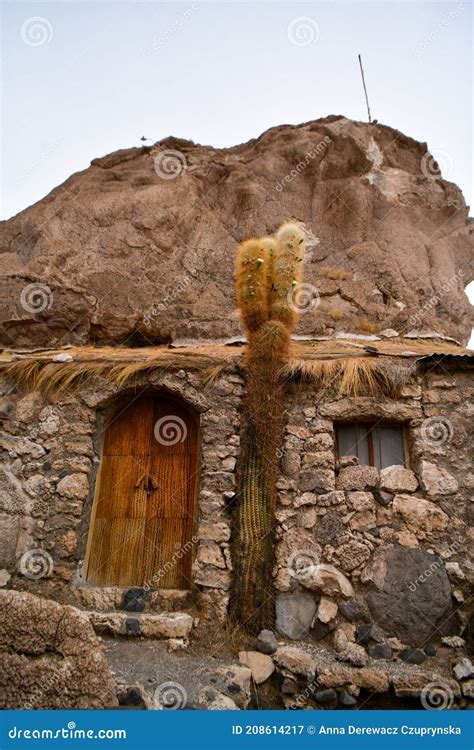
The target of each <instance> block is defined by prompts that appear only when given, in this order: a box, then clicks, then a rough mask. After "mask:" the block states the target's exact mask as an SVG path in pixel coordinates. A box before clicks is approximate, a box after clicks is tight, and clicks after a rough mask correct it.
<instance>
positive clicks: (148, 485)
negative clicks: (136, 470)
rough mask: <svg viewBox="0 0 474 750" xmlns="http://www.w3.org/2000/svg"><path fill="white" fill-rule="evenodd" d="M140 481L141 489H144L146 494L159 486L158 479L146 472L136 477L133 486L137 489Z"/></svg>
mask: <svg viewBox="0 0 474 750" xmlns="http://www.w3.org/2000/svg"><path fill="white" fill-rule="evenodd" d="M142 483H143V489H144V490H145V492H146V494H147V495H149V494H150V493H151V492H153V490H157V489H158V487H159V484H158V480H157V479H156V478H155V477H152V476H151V474H147V473H146V472H143V474H141V476H140V477H139V479H137V481H136V482H135V487H136V488H137V489H138V488H139V487H140V485H141V484H142Z"/></svg>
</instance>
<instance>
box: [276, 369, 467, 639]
mask: <svg viewBox="0 0 474 750" xmlns="http://www.w3.org/2000/svg"><path fill="white" fill-rule="evenodd" d="M473 390H474V389H473V385H472V379H471V380H469V377H468V374H467V373H462V372H453V371H447V370H446V368H444V369H440V368H437V369H433V370H431V371H430V372H429V373H427V374H425V375H421V374H420V375H419V376H418V377H417V378H416V379H414V380H413V382H412V383H410V385H409V386H406V387H405V388H404V390H403V391H402V397H401V398H400V400H399V401H392V400H389V399H386V400H384V399H376V400H375V399H374V400H372V399H369V398H358V399H348V398H337V397H335V398H334V399H333V400H327V395H326V396H325V395H323V396H321V393H318V391H316V390H313V389H311V388H308V386H307V385H298V386H294V387H293V389H292V392H291V393H290V394H289V399H288V424H287V428H286V436H285V445H284V450H283V455H282V459H281V470H282V473H281V477H280V480H279V489H280V492H279V504H278V511H277V517H278V521H279V526H278V529H277V538H278V543H277V547H276V555H277V568H276V579H275V580H276V588H277V590H278V592H279V597H278V600H277V614H278V618H279V627H280V629H282V628H283V630H285V631H286V633H287V634H288V635H289V636H291V637H304V635H306V634H308V632H310V633H311V635H312V637H313V638H316V639H319V638H324V637H325V636H326V635H328V633H329V632H330V631H331V629H334V628H335V627H336V621H337V618H339V619H340V616H341V615H342V616H343V618H344V616H346V617H347V619H349V620H358V619H359V620H371V621H375V622H377V623H379V624H382V625H383V626H384V627H385V628H386V630H387V631H388V632H389V633H391V635H396V636H398V637H399V638H401V639H402V640H405V641H408V642H409V643H419V644H422V643H425V642H427V641H429V640H438V639H439V638H440V637H441V636H442V635H446V633H451V632H458V630H457V628H459V627H460V623H459V621H461V622H463V621H464V622H465V620H466V617H467V614H468V613H467V612H466V611H465V609H464V607H463V603H464V601H465V600H467V599H468V598H469V590H470V585H472V563H471V562H470V558H469V552H471V559H472V545H473V530H472V528H471V529H469V522H468V514H469V511H470V505H471V503H472V490H473V475H472V469H471V468H470V446H472V442H473V441H472V422H471V421H470V415H471V412H472V395H473ZM361 419H365V420H371V419H373V420H374V421H379V420H384V419H387V420H390V421H399V422H400V423H402V424H404V425H405V426H406V433H407V438H408V440H407V442H408V453H409V456H408V459H409V467H410V468H403V467H389V468H386V469H383V470H382V471H381V472H378V471H377V469H375V468H373V467H368V466H358V465H351V464H352V463H353V462H352V461H351V460H350V459H344V458H343V459H342V460H341V461H340V462H339V461H338V459H337V456H336V451H335V430H334V425H335V423H337V421H351V420H361ZM320 597H322V598H320ZM318 606H319V609H318Z"/></svg>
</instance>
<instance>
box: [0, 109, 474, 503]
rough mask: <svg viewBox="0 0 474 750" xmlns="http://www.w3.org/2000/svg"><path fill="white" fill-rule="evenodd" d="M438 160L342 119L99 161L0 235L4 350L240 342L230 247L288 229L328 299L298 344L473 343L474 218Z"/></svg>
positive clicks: (310, 317) (379, 130) (127, 152)
mask: <svg viewBox="0 0 474 750" xmlns="http://www.w3.org/2000/svg"><path fill="white" fill-rule="evenodd" d="M432 161H433V159H432V157H431V156H430V154H429V152H428V148H427V145H426V143H420V142H418V141H416V140H413V139H412V138H409V137H407V136H406V135H403V134H402V133H400V132H398V131H397V130H394V129H393V128H390V127H387V126H385V125H381V124H375V123H372V124H370V125H369V124H367V123H361V122H354V121H351V120H348V119H347V118H345V117H342V116H334V115H331V116H329V117H326V118H323V119H320V120H316V121H314V122H308V123H305V124H303V125H298V126H292V125H282V126H279V127H274V128H271V129H270V130H267V131H266V132H265V133H263V134H262V135H260V136H259V137H258V138H255V139H253V140H251V141H249V142H248V143H244V144H241V145H238V146H234V147H232V148H224V149H217V148H212V147H211V146H201V145H198V144H195V143H193V142H191V141H186V140H180V139H177V138H166V139H164V140H162V141H160V142H158V143H156V144H155V145H154V146H151V147H148V146H145V147H142V148H130V149H124V150H121V151H116V152H114V153H111V154H108V155H107V156H103V157H101V158H97V159H93V161H92V162H91V165H90V167H89V168H88V169H85V170H83V171H82V172H78V173H76V174H74V175H72V176H71V177H70V178H69V179H68V180H66V182H65V183H64V184H63V185H61V186H59V187H57V188H55V189H54V190H53V191H52V192H51V193H50V194H49V195H48V196H46V197H45V198H43V199H42V200H40V201H39V202H38V203H36V204H35V205H33V206H31V207H29V208H26V209H25V210H24V211H22V212H21V213H19V214H18V215H17V216H15V217H13V218H11V219H9V220H8V221H6V222H2V223H1V225H0V232H1V233H0V250H1V252H0V258H1V263H0V274H2V276H3V288H2V290H1V293H2V298H3V300H4V304H3V312H2V316H1V319H0V323H1V324H2V331H1V343H3V344H6V345H7V346H11V345H12V343H13V342H15V343H16V345H20V346H32V345H34V346H36V347H39V346H50V345H56V344H58V343H59V342H61V344H67V343H71V344H80V343H94V342H98V343H102V344H105V343H128V344H130V345H140V344H144V343H147V342H152V343H158V342H168V341H170V340H171V341H177V340H182V339H193V340H210V339H227V338H229V337H234V336H236V335H237V336H238V335H240V334H241V328H240V323H239V317H238V314H237V311H236V309H235V301H234V284H233V273H234V257H235V251H236V245H237V243H238V242H239V241H240V240H242V239H243V238H247V237H251V236H252V235H261V234H262V233H266V232H273V231H274V230H275V228H276V227H277V226H278V225H279V224H281V222H282V221H284V220H286V219H296V220H300V221H301V222H303V223H304V224H305V226H306V230H307V233H308V243H307V245H308V253H307V258H306V272H305V281H306V282H307V283H309V284H312V285H313V286H314V287H315V288H316V289H317V290H318V291H319V294H320V300H321V301H320V304H319V305H318V306H316V305H315V306H314V307H313V309H312V310H310V311H309V313H308V314H306V315H302V316H301V319H300V322H299V331H298V332H299V333H301V334H324V333H327V332H329V331H334V330H344V331H353V332H354V331H355V332H357V331H358V330H361V327H363V326H364V325H366V323H365V319H367V320H368V321H369V322H370V324H371V325H374V326H376V328H377V329H378V330H383V329H394V330H395V331H398V332H400V331H409V330H410V329H420V328H423V329H424V330H436V331H438V332H440V333H445V334H448V335H450V336H454V337H455V338H457V339H460V340H463V341H467V339H468V338H469V334H470V329H471V315H472V308H471V307H470V305H469V302H468V299H467V296H466V295H465V293H464V289H465V287H466V285H467V284H468V283H469V282H470V281H471V280H472V278H473V271H472V270H471V269H470V267H469V264H468V260H469V256H470V253H471V252H472V246H473V245H472V243H473V241H472V234H471V235H470V227H469V220H468V210H467V207H466V205H465V202H464V199H463V196H462V193H461V191H460V190H459V188H458V187H456V185H454V184H453V183H451V182H447V181H445V180H443V179H441V176H440V175H438V174H433V172H432V170H431V169H427V167H426V165H427V164H428V165H430V164H431V163H432ZM170 167H171V169H170ZM407 258H409V259H410V262H409V264H407V262H406V259H407ZM434 295H440V296H442V304H440V305H430V304H426V303H427V301H428V302H429V301H430V300H431V299H432V298H433V297H434ZM420 311H421V313H420ZM391 335H393V334H391ZM329 489H331V488H329Z"/></svg>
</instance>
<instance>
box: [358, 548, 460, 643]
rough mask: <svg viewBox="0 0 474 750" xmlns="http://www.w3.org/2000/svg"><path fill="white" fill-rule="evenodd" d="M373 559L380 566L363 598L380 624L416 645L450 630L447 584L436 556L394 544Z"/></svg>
mask: <svg viewBox="0 0 474 750" xmlns="http://www.w3.org/2000/svg"><path fill="white" fill-rule="evenodd" d="M377 562H379V563H380V564H381V567H382V568H383V570H382V571H381V573H380V578H379V580H378V586H376V587H375V589H374V590H373V591H372V592H370V593H369V594H368V597H367V600H368V604H369V607H370V610H371V612H372V615H373V617H374V619H375V620H376V621H377V622H378V623H380V625H381V626H382V627H384V628H385V629H386V630H387V631H388V632H391V633H393V634H394V635H396V636H397V637H398V638H401V639H402V640H405V641H407V642H410V643H414V644H416V645H419V644H420V645H421V644H425V643H426V642H427V641H429V640H430V639H435V640H436V639H438V638H439V634H440V633H441V634H442V633H447V632H450V631H451V630H452V628H453V623H452V614H453V611H452V604H451V587H450V585H449V580H448V576H447V574H446V570H445V567H444V564H443V562H442V560H441V559H440V558H439V557H437V556H436V555H431V554H429V553H428V552H425V551H424V550H420V549H404V548H402V547H396V546H395V547H392V548H391V549H389V550H388V551H386V552H382V553H380V555H379V559H378V560H377V561H376V563H377Z"/></svg>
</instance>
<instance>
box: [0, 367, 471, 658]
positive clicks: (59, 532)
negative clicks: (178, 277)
mask: <svg viewBox="0 0 474 750" xmlns="http://www.w3.org/2000/svg"><path fill="white" fill-rule="evenodd" d="M150 385H151V386H154V387H156V388H165V389H166V390H168V391H169V392H170V393H173V394H177V395H179V396H180V397H181V398H183V399H184V400H185V401H186V402H187V403H188V404H190V405H191V406H193V407H194V408H195V409H196V410H197V412H199V413H200V422H201V454H202V455H201V462H202V468H201V476H200V489H199V508H198V518H197V519H196V540H197V541H196V546H195V561H194V565H193V581H194V583H195V588H196V591H195V597H194V598H193V602H194V604H195V605H196V608H197V609H198V610H199V616H200V617H201V618H202V621H203V622H204V623H210V622H213V623H214V624H216V623H218V622H221V623H222V622H223V620H224V618H225V615H226V612H227V604H228V598H229V589H230V582H231V571H232V563H231V555H230V537H231V526H230V507H231V504H232V498H233V495H234V491H235V467H236V460H237V458H238V452H239V432H240V401H241V395H242V389H243V382H242V378H241V376H240V375H239V374H237V373H226V374H225V375H223V376H221V377H219V378H218V379H217V380H216V381H214V382H213V383H211V384H210V385H206V384H205V383H204V380H203V376H202V374H200V373H198V372H195V371H193V372H184V371H182V370H181V371H178V372H176V373H174V374H170V373H168V374H165V375H154V376H152V377H151V379H148V380H145V379H143V380H141V381H138V382H137V385H136V387H137V388H138V389H140V388H145V387H147V386H150ZM472 392H473V387H472V381H471V383H470V381H469V377H468V374H467V373H465V372H463V371H461V370H457V371H456V370H452V369H447V367H444V369H440V368H439V367H438V368H434V369H432V370H431V371H429V372H427V373H425V374H419V375H418V376H417V377H416V378H414V380H413V381H412V382H411V383H410V385H407V386H405V388H404V390H403V392H402V396H401V398H400V399H399V400H398V401H393V400H390V399H370V398H358V399H349V398H339V397H337V396H336V395H335V394H330V393H328V392H326V393H321V392H319V391H318V390H317V389H316V388H314V387H312V386H311V385H308V384H304V385H303V384H299V383H295V384H293V385H291V386H290V387H289V391H288V400H287V407H288V410H287V427H286V436H285V443H284V446H283V450H282V456H281V476H280V479H279V482H278V488H279V496H278V508H277V526H276V531H275V537H276V566H275V587H276V592H277V614H278V624H279V627H280V630H281V632H282V633H283V634H286V635H288V636H289V637H292V638H295V637H296V638H300V637H304V636H305V635H307V634H308V633H310V634H311V636H312V637H313V638H315V639H316V640H318V639H323V638H325V637H326V636H327V635H328V634H329V633H331V632H332V631H333V630H334V629H335V628H336V625H337V624H339V625H340V623H341V622H346V623H350V625H348V628H349V629H348V631H347V632H348V635H349V636H351V631H350V628H351V627H353V625H352V624H351V623H353V622H357V621H360V622H366V623H367V622H371V623H377V624H378V625H381V626H382V627H383V628H385V630H386V631H387V632H388V633H389V634H390V635H392V636H396V637H397V638H399V639H401V641H408V642H409V643H417V644H424V643H426V642H427V641H435V640H436V639H438V638H439V637H440V636H441V635H445V634H446V633H453V632H456V633H458V632H460V629H461V628H462V624H463V622H465V620H466V618H467V614H468V613H467V611H466V609H465V600H467V598H468V590H469V585H470V583H472V567H471V564H470V563H469V545H471V552H472V542H473V536H472V529H471V531H469V528H468V512H469V506H470V503H471V501H472V494H473V492H472V491H473V485H474V475H473V474H472V470H471V469H470V463H469V447H470V445H471V444H472V426H471V424H470V422H469V417H470V411H472V406H471V405H470V404H471V403H472ZM116 395H117V392H116V390H115V389H114V388H112V387H111V386H110V385H107V384H106V383H105V382H102V381H100V380H98V381H97V383H96V384H95V386H94V387H89V386H88V387H85V388H83V389H82V390H81V391H80V392H79V393H69V394H67V395H66V396H63V397H61V398H58V399H54V398H53V399H50V400H48V399H46V398H45V397H44V396H42V395H41V394H39V393H36V392H35V393H24V392H21V391H20V390H17V389H15V388H13V387H12V385H11V383H6V382H3V384H2V414H3V417H4V422H3V428H4V429H3V436H2V438H1V444H2V448H3V453H2V456H1V458H2V473H1V483H2V486H1V495H0V535H1V538H2V542H3V543H2V551H1V559H0V567H1V568H3V569H4V572H3V573H2V574H1V578H2V582H3V583H4V584H5V583H7V584H9V585H14V586H15V587H16V588H22V589H27V590H31V591H34V592H37V593H40V594H41V595H44V596H50V597H51V598H55V599H57V600H58V601H64V602H68V601H71V598H72V592H73V591H74V590H75V588H76V587H77V586H79V587H81V586H84V581H83V580H82V578H81V561H82V560H83V557H84V552H85V544H86V539H87V534H88V529H89V519H90V512H91V506H92V499H93V494H94V485H95V476H96V471H97V467H98V464H99V455H100V433H101V429H102V416H103V413H104V410H105V409H106V408H107V406H108V405H109V404H110V402H111V400H113V398H114V397H115V396H116ZM360 419H375V420H379V419H380V420H383V419H390V420H395V421H400V422H402V423H403V424H405V425H406V428H407V433H408V444H409V459H410V463H409V468H401V467H398V468H389V469H385V470H383V471H382V472H380V473H379V472H377V470H376V469H374V468H370V467H362V466H357V465H353V464H352V462H351V461H350V460H342V461H341V462H339V461H338V459H337V457H336V454H335V444H334V435H335V432H334V424H335V422H337V421H338V420H342V421H344V420H346V421H347V420H360ZM32 550H33V551H34V550H40V555H39V559H38V558H35V557H34V555H33V556H32V554H31V552H32ZM22 561H23V562H22ZM35 566H36V567H35ZM38 566H39V567H38ZM25 573H26V575H25ZM9 576H11V581H9ZM89 603H90V604H91V603H92V604H93V603H94V599H93V597H92V595H91V599H90V601H89ZM92 604H91V606H92ZM102 608H104V607H102ZM387 613H389V614H387ZM339 640H340V638H339ZM341 648H342V646H341Z"/></svg>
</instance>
